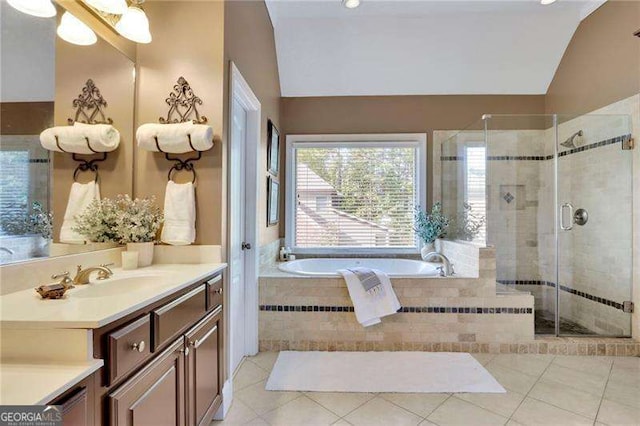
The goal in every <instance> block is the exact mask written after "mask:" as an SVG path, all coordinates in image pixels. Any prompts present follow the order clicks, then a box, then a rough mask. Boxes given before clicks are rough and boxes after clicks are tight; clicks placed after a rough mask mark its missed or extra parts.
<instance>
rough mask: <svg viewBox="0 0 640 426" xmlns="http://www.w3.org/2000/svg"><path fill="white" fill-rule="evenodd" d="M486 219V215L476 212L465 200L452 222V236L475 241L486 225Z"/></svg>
mask: <svg viewBox="0 0 640 426" xmlns="http://www.w3.org/2000/svg"><path fill="white" fill-rule="evenodd" d="M485 221H486V218H485V216H483V215H481V214H478V213H474V212H473V208H472V207H471V205H470V204H469V203H466V202H465V203H463V205H462V211H460V212H459V213H458V214H457V216H456V218H455V219H454V220H453V221H452V223H451V225H452V226H451V228H453V235H452V237H453V238H456V239H459V240H464V241H473V239H474V238H475V237H476V236H477V235H478V233H479V232H480V229H482V227H483V226H484V224H485Z"/></svg>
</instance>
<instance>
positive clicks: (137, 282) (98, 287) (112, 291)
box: [71, 275, 162, 299]
mask: <svg viewBox="0 0 640 426" xmlns="http://www.w3.org/2000/svg"><path fill="white" fill-rule="evenodd" d="M159 280H162V276H161V275H136V276H128V277H112V278H109V279H106V280H102V281H99V280H92V281H91V283H90V284H86V285H77V286H76V289H77V290H76V291H74V292H73V294H72V295H71V297H74V298H80V299H91V298H97V297H114V296H121V295H122V294H126V293H132V292H136V291H139V290H141V289H145V288H148V287H149V286H152V285H154V284H156V283H157V282H158V281H159Z"/></svg>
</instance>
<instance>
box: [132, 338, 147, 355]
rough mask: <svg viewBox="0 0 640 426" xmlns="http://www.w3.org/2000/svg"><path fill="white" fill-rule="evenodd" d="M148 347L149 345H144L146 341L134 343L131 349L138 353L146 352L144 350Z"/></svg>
mask: <svg viewBox="0 0 640 426" xmlns="http://www.w3.org/2000/svg"><path fill="white" fill-rule="evenodd" d="M146 347H147V344H146V343H144V340H141V341H140V343H134V344H132V345H131V349H132V350H134V351H136V352H144V348H146Z"/></svg>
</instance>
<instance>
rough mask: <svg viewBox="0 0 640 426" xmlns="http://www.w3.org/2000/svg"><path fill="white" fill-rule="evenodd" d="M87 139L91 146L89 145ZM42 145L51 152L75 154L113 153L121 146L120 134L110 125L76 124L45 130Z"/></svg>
mask: <svg viewBox="0 0 640 426" xmlns="http://www.w3.org/2000/svg"><path fill="white" fill-rule="evenodd" d="M56 138H57V140H56ZM87 138H88V139H89V145H87ZM40 144H41V145H42V147H43V148H44V149H48V150H50V151H57V152H70V153H74V154H93V153H94V152H111V151H114V150H116V149H117V148H118V146H119V145H120V132H118V130H117V129H116V128H115V127H113V126H112V125H110V124H82V123H76V124H74V125H73V126H56V127H50V128H48V129H45V130H44V131H43V132H42V133H40ZM89 146H90V147H91V148H89Z"/></svg>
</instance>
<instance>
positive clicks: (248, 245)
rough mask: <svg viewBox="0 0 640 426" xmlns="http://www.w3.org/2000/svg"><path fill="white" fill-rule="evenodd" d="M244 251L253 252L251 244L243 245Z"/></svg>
mask: <svg viewBox="0 0 640 426" xmlns="http://www.w3.org/2000/svg"><path fill="white" fill-rule="evenodd" d="M242 250H251V243H242Z"/></svg>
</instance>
